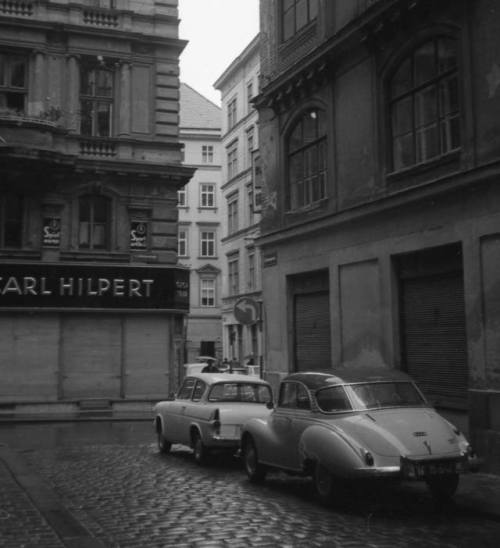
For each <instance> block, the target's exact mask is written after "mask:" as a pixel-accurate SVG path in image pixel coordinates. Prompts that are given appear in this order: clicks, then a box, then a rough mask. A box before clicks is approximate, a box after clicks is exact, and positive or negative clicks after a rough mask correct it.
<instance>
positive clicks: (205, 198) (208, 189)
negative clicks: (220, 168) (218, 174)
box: [199, 183, 217, 209]
mask: <svg viewBox="0 0 500 548" xmlns="http://www.w3.org/2000/svg"><path fill="white" fill-rule="evenodd" d="M215 190H216V185H215V183H200V206H199V207H200V209H214V208H215V207H217V204H216V203H215V195H216V192H215Z"/></svg>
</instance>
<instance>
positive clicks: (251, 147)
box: [247, 126, 255, 167]
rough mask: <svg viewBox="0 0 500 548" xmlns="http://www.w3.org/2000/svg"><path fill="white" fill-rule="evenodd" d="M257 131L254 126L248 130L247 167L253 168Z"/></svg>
mask: <svg viewBox="0 0 500 548" xmlns="http://www.w3.org/2000/svg"><path fill="white" fill-rule="evenodd" d="M254 135H255V131H254V128H253V126H252V127H251V128H249V129H248V130H247V167H252V159H253V151H254V147H255V142H254V141H255V138H254Z"/></svg>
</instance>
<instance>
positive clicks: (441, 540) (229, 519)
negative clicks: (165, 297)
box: [0, 423, 500, 548]
mask: <svg viewBox="0 0 500 548" xmlns="http://www.w3.org/2000/svg"><path fill="white" fill-rule="evenodd" d="M142 428H143V429H144V430H145V431H144V433H143V435H142V436H141V437H140V438H141V439H138V440H137V441H136V442H133V441H130V440H128V441H127V442H121V441H120V440H119V439H118V440H116V439H109V440H108V441H107V442H106V441H104V440H103V439H101V441H100V442H99V443H94V444H90V443H87V438H84V440H83V441H85V443H82V440H80V441H79V442H75V443H60V444H58V443H57V436H56V444H55V446H48V447H43V444H41V445H42V446H40V447H38V448H36V447H33V448H32V447H26V446H25V447H19V448H17V455H18V457H19V462H23V463H25V464H26V470H27V472H26V474H28V472H29V473H33V472H36V474H37V476H38V477H40V478H41V479H42V480H43V481H44V485H48V486H50V487H51V489H52V491H53V493H54V494H55V495H56V496H57V498H58V499H59V500H60V501H61V502H62V504H63V505H64V508H65V509H66V510H67V511H69V514H70V515H72V516H73V517H74V518H75V524H73V525H72V526H73V528H75V527H76V528H78V527H80V528H82V530H86V531H88V533H89V534H90V535H89V536H90V537H93V539H95V540H96V542H100V544H92V546H98V545H99V546H107V547H141V548H146V547H152V548H153V547H162V546H165V547H169V546H175V547H184V546H185V547H198V546H200V547H204V546H232V547H239V546H242V547H243V546H258V547H274V546H276V547H299V546H307V547H336V546H339V547H344V546H346V547H347V546H349V547H352V546H356V547H357V546H360V547H361V546H373V547H399V546H400V547H405V546H422V545H425V546H436V547H437V546H439V547H454V546H457V547H460V546H473V545H474V546H478V547H479V546H481V547H482V546H497V545H498V538H500V522H499V521H497V520H495V519H487V518H486V517H485V516H481V515H479V514H476V515H474V513H473V512H471V510H470V509H467V508H463V507H460V506H459V505H457V506H455V507H452V508H447V509H446V510H437V509H436V508H435V506H434V504H433V503H432V501H431V499H430V497H429V496H428V495H427V492H426V491H425V490H424V489H421V488H420V487H418V486H404V487H402V488H398V489H395V490H394V491H393V492H391V493H390V494H385V495H384V496H382V495H381V493H373V492H370V491H368V492H365V493H364V496H363V499H364V500H361V499H360V498H359V497H358V498H357V499H356V500H354V499H352V500H348V501H345V500H344V501H339V502H338V504H335V505H334V507H333V508H324V507H322V506H321V505H320V504H319V503H317V502H316V500H315V499H314V496H313V494H312V490H311V485H310V482H309V481H308V480H307V479H304V478H293V477H288V476H285V475H282V474H271V475H270V476H269V477H268V480H267V481H266V482H265V483H264V484H263V485H261V486H254V485H252V484H250V483H249V482H248V481H247V479H246V476H245V474H244V473H243V471H242V469H241V466H240V464H239V462H238V461H237V460H235V459H232V458H229V457H228V458H217V459H214V461H213V463H212V464H211V465H210V466H208V467H206V468H200V467H199V466H197V465H196V464H195V463H194V462H193V460H192V454H191V452H190V450H188V449H187V448H185V447H183V446H174V448H173V451H172V453H171V454H169V455H167V456H163V455H160V454H159V453H158V451H157V448H156V443H155V441H154V438H153V432H152V430H151V441H150V442H145V441H144V438H145V437H146V431H147V429H149V428H151V425H150V424H149V423H148V424H146V423H145V424H144V425H143V426H142ZM49 445H53V444H49ZM0 480H1V481H2V483H1V485H2V491H1V495H0V502H1V506H0V546H1V547H2V548H4V547H5V548H21V547H28V546H30V547H37V548H51V547H54V548H56V547H59V546H68V545H71V544H69V543H68V542H66V543H64V541H63V540H62V539H61V538H60V537H59V536H58V535H56V534H55V532H54V531H53V530H52V528H51V527H49V525H48V524H47V522H46V520H45V519H44V518H43V517H42V515H41V514H40V513H39V512H38V510H37V509H36V507H35V506H34V505H33V504H32V502H31V501H30V499H29V498H28V495H26V494H25V493H24V492H23V491H22V490H20V489H19V485H18V484H17V483H16V481H15V480H14V479H13V478H12V476H11V475H10V474H9V472H8V469H7V468H6V467H5V466H2V467H0ZM38 489H40V488H38ZM56 513H57V512H56ZM65 526H66V527H67V526H68V525H67V524H66V525H65ZM70 536H71V535H70V534H68V537H70ZM90 545H91V544H85V545H84V544H76V543H75V544H72V546H90Z"/></svg>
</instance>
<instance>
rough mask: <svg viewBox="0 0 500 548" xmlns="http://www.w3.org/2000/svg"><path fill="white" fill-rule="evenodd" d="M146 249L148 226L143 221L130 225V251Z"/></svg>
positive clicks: (133, 222)
mask: <svg viewBox="0 0 500 548" xmlns="http://www.w3.org/2000/svg"><path fill="white" fill-rule="evenodd" d="M147 248H148V224H147V223H146V222H144V221H132V222H131V223H130V249H147Z"/></svg>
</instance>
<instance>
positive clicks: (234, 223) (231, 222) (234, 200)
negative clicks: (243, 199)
mask: <svg viewBox="0 0 500 548" xmlns="http://www.w3.org/2000/svg"><path fill="white" fill-rule="evenodd" d="M238 230H239V194H238V192H234V193H233V194H231V195H230V196H228V197H227V235H228V236H230V235H231V234H234V233H235V232H238Z"/></svg>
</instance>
